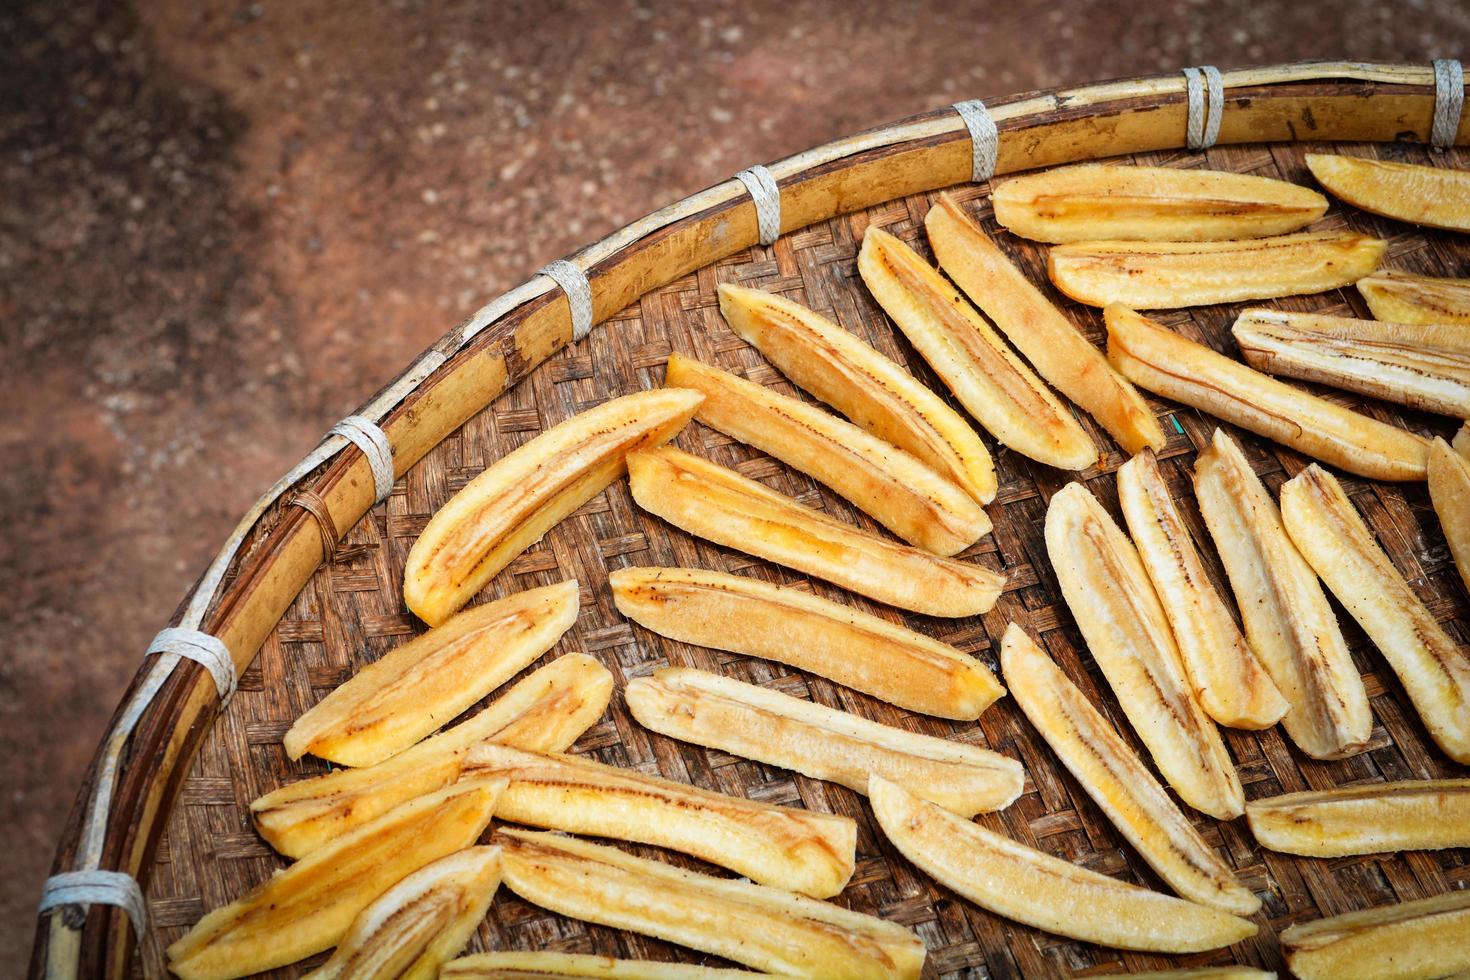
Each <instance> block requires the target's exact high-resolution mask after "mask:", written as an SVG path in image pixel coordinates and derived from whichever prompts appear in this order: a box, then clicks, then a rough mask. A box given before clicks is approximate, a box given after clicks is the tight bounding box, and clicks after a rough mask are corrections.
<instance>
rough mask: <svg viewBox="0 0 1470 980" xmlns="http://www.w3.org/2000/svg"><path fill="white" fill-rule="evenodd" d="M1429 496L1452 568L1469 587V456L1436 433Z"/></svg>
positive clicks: (1431, 455) (1431, 459) (1431, 448)
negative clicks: (1455, 448)
mask: <svg viewBox="0 0 1470 980" xmlns="http://www.w3.org/2000/svg"><path fill="white" fill-rule="evenodd" d="M1462 431H1463V430H1462ZM1456 438H1459V437H1458V436H1457V437H1456ZM1429 500H1430V502H1431V503H1433V504H1434V513H1435V516H1437V517H1438V518H1439V526H1440V528H1441V529H1442V530H1443V531H1444V537H1445V541H1446V542H1448V543H1449V546H1450V554H1451V555H1453V556H1454V558H1455V569H1456V570H1457V571H1458V572H1459V573H1460V579H1461V581H1463V582H1464V583H1465V588H1466V589H1470V460H1467V459H1466V458H1465V457H1464V455H1462V454H1461V453H1458V452H1456V451H1455V450H1454V449H1452V448H1450V444H1449V443H1447V442H1445V441H1444V440H1443V439H1440V438H1439V437H1437V436H1436V437H1435V440H1434V442H1433V444H1431V445H1430V447H1429Z"/></svg>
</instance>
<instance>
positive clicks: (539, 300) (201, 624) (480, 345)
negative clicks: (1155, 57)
mask: <svg viewBox="0 0 1470 980" xmlns="http://www.w3.org/2000/svg"><path fill="white" fill-rule="evenodd" d="M1221 78H1222V83H1223V87H1224V90H1225V112H1224V114H1223V125H1222V128H1221V132H1220V135H1219V140H1218V142H1219V143H1222V144H1229V143H1271V142H1293V141H1304V140H1311V141H1334V140H1336V141H1343V140H1352V141H1379V142H1388V141H1404V140H1411V141H1419V142H1427V141H1428V139H1429V135H1430V131H1431V126H1432V119H1433V115H1434V109H1435V105H1434V103H1435V97H1434V93H1435V74H1434V70H1433V68H1432V67H1430V66H1429V65H1427V64H1426V65H1405V64H1377V63H1368V62H1356V61H1310V62H1297V63H1291V64H1283V65H1273V66H1265V67H1259V68H1245V69H1237V70H1231V71H1223V72H1221ZM987 106H988V109H989V113H990V115H991V117H992V118H993V120H994V121H995V123H996V126H997V128H998V130H999V142H998V149H999V152H998V160H997V166H996V170H995V172H996V175H1002V174H1007V173H1014V172H1017V171H1021V170H1029V169H1035V168H1039V167H1047V166H1055V165H1058V164H1062V163H1070V162H1081V161H1085V160H1089V159H1101V158H1106V157H1111V156H1116V155H1119V154H1123V153H1131V152H1140V151H1145V150H1167V149H1182V148H1184V146H1185V131H1186V114H1185V110H1186V82H1185V77H1184V75H1183V74H1181V73H1173V74H1159V75H1150V76H1140V77H1135V78H1128V79H1122V80H1117V81H1109V82H1102V83H1097V84H1091V85H1085V86H1080V87H1070V88H1059V89H1050V90H1043V91H1037V92H1029V93H1022V94H1019V95H1014V96H1010V97H1006V98H1001V99H995V100H992V101H990V102H988V103H987ZM1099 118H1109V119H1111V120H1112V121H1113V125H1112V126H1111V127H1110V128H1108V129H1106V130H1104V129H1103V128H1101V127H1095V126H1090V125H1088V123H1089V122H1091V121H1095V120H1097V119H1099ZM1303 133H1304V134H1305V135H1303ZM1454 143H1455V145H1464V144H1466V143H1470V124H1467V123H1466V121H1465V118H1464V116H1463V114H1462V116H1461V119H1460V125H1459V127H1458V130H1457V132H1456V135H1455V139H1454ZM970 162H971V139H970V134H969V131H968V130H967V128H966V125H965V123H964V122H963V121H962V120H961V117H960V115H959V114H958V113H957V112H956V111H955V110H954V109H953V108H952V107H944V108H941V109H934V110H930V111H927V112H923V113H920V114H918V115H915V116H911V117H908V118H906V119H902V120H899V121H897V122H894V123H891V124H887V125H882V126H878V127H875V128H872V129H869V130H865V131H863V132H860V133H857V134H854V135H852V136H848V137H844V138H841V139H838V140H835V141H832V142H830V143H826V144H822V145H820V146H817V147H813V148H811V149H808V150H805V151H802V152H800V153H797V154H795V155H793V156H789V157H786V158H784V159H782V160H780V161H776V162H774V163H771V164H768V165H767V169H768V170H769V171H770V173H771V175H772V176H773V177H774V179H775V181H776V183H777V186H778V188H779V190H780V200H781V233H782V234H787V233H790V232H792V231H795V230H797V229H800V228H804V227H807V226H808V225H811V224H815V223H818V222H821V221H825V220H828V219H830V218H833V217H836V216H838V215H841V214H844V213H847V212H851V211H854V210H859V209H862V208H866V207H871V206H874V205H877V204H881V203H883V202H884V201H888V200H894V199H897V198H901V197H904V196H907V195H909V194H912V193H919V192H924V191H933V190H938V189H940V188H943V187H947V186H952V185H955V184H960V183H965V182H968V181H969V180H970V176H971V174H970ZM758 239H759V235H758V227H757V214H756V208H755V206H754V204H753V202H752V201H751V199H750V196H749V193H748V191H747V190H746V188H745V185H744V184H742V183H741V182H740V181H739V180H737V179H735V178H730V179H727V180H724V181H721V182H720V183H717V184H715V185H713V186H711V187H708V188H706V189H704V190H702V191H699V192H697V193H695V194H693V195H691V196H689V197H686V198H684V199H682V200H680V201H677V202H675V203H674V204H671V205H668V206H666V207H664V208H660V209H658V210H656V211H653V212H651V213H650V214H648V215H645V216H644V217H642V218H639V219H637V220H636V221H634V222H632V223H630V224H628V225H626V226H625V227H623V228H621V229H619V230H617V231H615V232H613V233H612V234H610V235H608V236H607V237H605V238H603V239H601V240H599V241H597V242H594V243H592V244H590V245H587V246H585V247H584V248H582V249H580V250H578V251H576V252H574V253H573V254H572V255H571V256H570V257H569V260H570V261H571V262H572V263H574V264H575V265H576V266H577V267H578V268H580V269H581V270H583V271H584V272H585V274H586V276H587V279H588V281H589V283H590V286H591V293H592V300H593V302H592V306H593V322H594V323H601V322H604V321H607V320H609V319H612V318H614V317H615V315H616V314H617V313H619V312H620V311H621V310H623V309H624V308H626V307H627V306H629V305H631V304H633V303H634V302H636V301H637V300H638V299H639V298H641V297H642V296H643V295H645V294H647V293H649V292H652V291H654V290H656V289H658V288H661V287H663V286H665V285H667V284H668V283H670V282H673V281H675V280H677V279H679V278H681V277H683V276H685V275H688V274H689V273H691V272H693V271H695V270H697V269H700V268H703V267H705V266H708V265H710V264H712V263H714V262H716V261H718V260H720V259H722V258H725V257H727V256H729V255H731V254H734V253H737V252H740V251H743V250H746V249H749V248H751V247H752V246H754V245H757V244H758ZM572 331H573V326H572V310H571V307H570V304H569V302H568V299H567V297H566V296H565V295H563V294H562V293H561V290H560V287H558V286H557V285H556V284H555V283H553V282H552V281H551V280H550V279H548V278H547V277H546V276H545V275H543V274H539V273H538V274H537V275H535V276H533V277H532V278H531V279H530V280H528V281H527V282H525V283H522V284H521V285H519V286H517V287H515V288H513V289H511V290H510V291H508V292H507V293H505V294H503V295H501V296H499V297H497V298H495V299H493V300H492V301H491V302H490V303H489V304H487V305H486V306H485V307H483V308H482V309H481V310H480V311H478V312H477V313H475V314H473V315H472V316H471V317H469V318H468V319H466V320H465V321H464V322H462V323H460V324H459V325H457V326H456V327H454V328H453V329H451V330H449V331H448V332H447V333H446V334H445V335H444V336H443V337H441V338H440V340H438V341H437V342H436V343H435V344H433V345H432V346H430V347H429V348H428V349H426V350H425V351H424V352H423V353H422V354H421V355H420V356H419V357H418V358H416V359H415V360H414V361H413V362H412V363H411V364H410V365H409V366H408V367H407V368H406V369H405V370H404V371H403V372H402V373H401V374H399V375H398V376H397V377H396V378H395V379H393V381H391V382H389V383H388V384H387V385H386V386H385V387H384V388H383V389H381V390H380V391H379V392H377V393H376V394H375V395H374V396H373V397H371V398H370V399H368V400H367V401H366V402H365V403H364V404H363V406H362V407H361V408H359V409H358V410H357V411H355V412H354V413H352V414H354V415H359V416H364V417H366V418H368V419H369V420H371V421H373V422H375V423H376V424H378V425H379V426H381V428H382V430H383V431H384V433H385V434H386V435H387V438H388V440H389V442H390V443H391V445H392V449H393V456H394V476H395V478H396V477H400V476H402V475H403V474H404V473H405V472H406V471H407V470H408V469H409V468H411V467H412V466H413V465H414V464H415V463H417V462H418V460H419V459H420V458H422V457H423V456H424V455H425V454H426V453H428V452H429V451H430V450H431V449H432V448H434V447H435V446H437V445H438V444H439V443H440V442H441V441H442V440H443V439H444V438H446V437H447V436H448V435H450V434H451V433H452V432H454V431H455V430H457V429H458V428H459V426H460V425H461V424H463V422H464V421H466V420H467V419H468V418H469V417H470V416H472V415H474V414H475V413H477V412H479V411H480V410H482V409H483V408H485V407H486V406H487V405H489V404H490V403H491V402H493V401H494V400H495V399H496V398H497V397H499V396H500V395H501V394H504V393H505V392H507V391H508V390H509V389H510V388H511V387H513V386H514V385H515V384H517V383H519V382H520V381H521V380H522V379H524V378H525V377H526V376H527V375H528V374H530V372H531V371H532V370H534V369H535V368H536V367H537V366H539V365H540V364H541V363H542V362H544V361H545V360H546V359H548V358H549V357H550V356H551V355H553V354H555V353H556V352H558V351H559V350H561V349H562V348H563V347H565V346H566V345H567V344H568V343H571V342H573V341H572ZM302 490H307V491H310V492H312V493H314V494H315V495H316V496H317V497H319V498H320V500H321V501H323V502H324V505H325V507H326V508H327V510H328V512H329V513H330V514H331V517H332V519H333V523H335V525H336V527H337V528H340V529H343V532H344V534H345V532H346V531H347V530H350V529H351V528H353V527H355V526H356V525H357V523H358V522H359V521H360V520H361V519H362V518H363V517H364V516H365V515H366V514H367V513H368V512H369V511H370V510H371V508H372V507H373V506H374V504H375V500H374V498H375V496H376V495H375V493H374V490H373V476H372V472H371V469H370V466H369V463H368V459H367V457H366V455H365V454H364V452H363V451H362V450H361V449H359V448H357V447H356V446H355V445H353V444H351V443H349V442H347V440H345V439H343V438H342V437H340V436H328V437H327V438H325V439H324V440H323V442H322V443H321V444H319V445H318V446H317V447H316V448H315V449H314V450H313V451H312V453H310V454H309V455H308V456H307V457H305V458H304V459H303V460H302V461H301V462H299V463H298V464H297V465H296V466H295V467H293V468H292V469H291V470H290V471H289V472H288V473H287V474H286V475H285V476H283V477H282V478H281V479H280V480H278V481H277V482H276V483H275V484H274V485H273V486H272V487H271V488H270V489H269V490H267V492H266V493H265V494H264V495H263V496H262V497H261V498H260V500H259V501H257V503H256V504H255V505H254V506H253V507H252V508H250V510H249V511H248V512H247V513H246V515H245V516H244V518H243V519H242V520H241V521H240V523H239V525H238V526H237V527H236V529H235V531H234V532H233V533H232V534H231V535H230V537H229V538H228V539H227V541H226V543H225V546H224V547H223V548H222V549H221V552H220V554H219V555H218V556H217V557H216V558H215V560H214V561H213V562H212V563H211V565H210V566H209V568H208V569H207V570H206V571H205V572H204V573H203V574H202V575H201V577H200V579H199V580H198V581H196V583H195V584H194V586H193V587H191V588H190V589H189V591H188V592H187V593H186V595H185V597H184V599H183V601H182V602H181V604H180V606H179V608H178V609H177V610H176V611H175V613H174V615H173V616H172V617H171V618H170V620H169V622H168V623H167V624H166V625H168V626H176V625H178V624H180V623H181V622H184V623H186V624H189V623H193V624H195V625H197V628H199V629H201V630H203V631H204V632H207V633H209V634H211V635H212V636H216V637H218V638H219V639H220V640H221V641H223V642H224V644H225V646H226V647H227V648H228V649H229V651H230V654H231V656H232V658H233V660H234V661H235V664H236V668H237V673H243V671H244V670H245V669H246V668H247V667H248V666H249V665H250V664H251V662H252V661H253V660H254V657H255V655H256V653H257V651H258V649H259V648H260V646H261V645H262V643H263V642H264V641H265V639H266V638H267V637H268V636H269V634H270V633H271V631H272V630H274V628H275V626H276V624H277V623H278V622H279V620H280V618H281V616H282V615H283V614H284V612H285V611H286V608H287V606H289V604H290V603H291V602H292V601H294V599H295V598H296V596H297V595H298V594H299V592H300V591H301V590H302V589H303V588H304V587H305V586H306V585H307V584H308V583H309V581H310V579H311V577H312V575H314V574H315V572H316V571H317V570H318V568H319V567H320V565H321V563H322V562H323V560H324V559H325V558H326V557H328V556H327V555H326V554H325V553H324V552H325V548H324V543H323V541H322V539H321V536H320V534H319V532H318V529H317V527H316V524H315V520H314V518H313V517H312V516H311V515H310V514H309V513H307V512H306V511H304V510H303V508H301V507H299V506H292V505H291V504H290V503H289V495H290V494H291V493H292V492H293V491H302ZM161 662H162V661H160V660H159V659H158V658H153V657H148V658H145V659H144V661H143V663H142V665H141V666H140V667H139V669H138V671H137V674H136V675H135V677H134V679H133V681H132V682H131V684H130V685H129V687H128V689H127V691H126V693H125V694H124V696H123V698H122V700H121V702H120V703H119V707H118V709H117V711H116V712H115V714H114V716H113V718H112V719H111V720H110V721H109V723H108V726H107V729H106V731H105V733H104V737H103V739H102V741H101V743H100V745H99V747H98V750H97V753H96V755H95V756H94V759H93V762H92V764H91V766H90V767H89V769H88V772H87V774H86V776H85V777H84V780H83V782H82V785H81V787H80V788H79V791H78V795H77V800H76V803H75V804H74V806H73V810H72V813H71V815H70V817H69V818H68V821H67V823H66V825H65V827H64V829H63V832H62V834H61V839H60V841H59V843H58V847H57V853H56V858H55V860H54V863H53V867H52V874H58V873H62V872H65V871H68V870H71V869H72V868H73V867H74V864H75V862H76V861H77V859H78V857H79V855H80V854H81V853H82V852H84V851H86V852H90V853H92V854H94V855H95V858H94V860H95V861H96V863H95V864H94V865H93V866H97V867H101V868H107V869H114V870H118V871H122V872H124V873H126V874H127V875H129V876H131V877H132V878H134V879H136V880H146V875H147V872H148V870H149V869H150V867H151V865H152V862H153V856H154V852H155V849H156V846H157V843H158V839H159V836H160V835H161V833H162V830H163V828H164V826H165V824H166V822H167V819H168V816H169V814H170V813H171V812H172V810H173V805H174V803H175V801H176V797H177V792H178V789H179V788H180V784H181V782H182V779H183V776H184V774H185V773H186V772H187V770H188V768H189V765H190V764H191V763H192V761H193V757H194V753H195V750H197V748H198V746H199V744H200V742H201V741H202V738H203V735H204V733H205V732H206V731H207V730H208V728H209V726H210V725H211V724H212V722H213V720H214V718H215V716H216V714H217V712H218V711H219V700H218V695H217V692H216V687H215V682H214V680H213V679H212V677H211V675H210V674H209V672H208V671H207V670H205V669H204V668H203V667H202V666H200V665H199V664H197V663H195V662H193V661H181V662H178V663H176V664H168V665H166V666H164V667H161V668H160V667H159V666H158V665H159V664H160V663H161ZM114 781H115V785H114ZM99 786H100V787H103V792H102V793H99V792H98V789H99ZM86 863H90V862H86ZM136 939H137V937H136V936H134V934H133V931H132V929H131V928H130V927H129V924H128V920H127V916H126V914H124V913H123V911H122V910H121V909H120V908H117V907H113V906H108V905H93V906H91V907H90V908H83V907H80V906H71V907H68V908H67V909H65V910H57V913H56V914H43V915H42V916H41V917H40V918H39V920H38V923H37V932H36V941H35V945H34V948H33V952H32V958H31V963H30V972H31V975H32V976H40V975H43V974H44V975H48V976H51V975H54V976H83V975H85V976H92V975H106V976H122V975H125V974H126V973H127V972H128V963H129V960H130V957H131V955H132V954H131V951H132V944H133V942H135V941H136Z"/></svg>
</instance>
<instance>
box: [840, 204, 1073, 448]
mask: <svg viewBox="0 0 1470 980" xmlns="http://www.w3.org/2000/svg"><path fill="white" fill-rule="evenodd" d="M932 234H933V233H932V232H931V236H932ZM858 271H859V272H861V273H862V276H863V281H864V282H866V283H867V284H868V289H870V290H871V291H872V293H873V296H874V297H876V298H877V300H878V302H879V303H880V304H881V305H882V306H883V308H884V309H885V310H887V311H888V315H889V316H891V317H892V318H893V320H894V322H895V323H897V324H898V327H899V329H900V330H902V331H903V332H904V334H905V335H906V336H907V337H908V338H909V341H910V342H911V343H912V344H913V345H914V348H915V349H916V350H918V352H919V354H920V355H921V356H922V357H923V358H924V360H925V361H928V362H929V366H930V367H932V368H933V369H934V372H935V373H936V374H938V375H939V376H940V377H941V378H943V379H944V383H945V384H946V385H948V386H949V389H950V390H951V391H953V392H954V393H955V397H957V398H958V399H959V400H960V404H962V405H964V406H965V410H966V411H968V412H969V413H970V415H971V416H972V417H973V418H974V419H975V420H976V421H977V422H979V423H980V424H981V425H982V426H983V427H984V428H985V429H987V430H988V431H989V432H990V433H991V434H992V435H994V436H995V437H996V438H997V439H999V440H1000V442H1001V443H1002V444H1003V445H1006V446H1009V447H1010V448H1011V449H1014V450H1015V451H1016V452H1018V453H1021V454H1022V455H1023V456H1029V457H1031V458H1032V459H1035V460H1039V461H1040V462H1043V463H1046V464H1048V465H1050V466H1058V467H1061V468H1062V469H1069V470H1076V469H1085V468H1086V467H1088V466H1091V465H1092V464H1093V463H1094V462H1096V461H1097V447H1095V446H1094V445H1093V444H1092V440H1091V439H1090V438H1088V436H1087V433H1086V431H1084V430H1083V428H1082V426H1081V425H1079V424H1078V422H1077V420H1076V419H1075V418H1073V417H1072V412H1071V410H1070V409H1069V408H1068V407H1067V406H1066V405H1065V404H1063V402H1062V401H1061V399H1059V398H1057V396H1056V395H1055V394H1053V393H1052V391H1051V389H1050V388H1048V387H1047V386H1046V385H1045V384H1044V383H1043V382H1042V381H1041V379H1040V378H1038V377H1037V376H1036V375H1035V374H1034V373H1033V372H1032V371H1031V369H1030V368H1029V367H1027V366H1026V365H1025V363H1024V362H1023V361H1022V360H1021V359H1020V358H1019V357H1017V356H1016V355H1015V353H1014V352H1012V351H1011V349H1010V348H1009V347H1008V346H1006V342H1005V341H1004V340H1002V339H1001V338H1000V336H999V335H997V334H996V332H995V331H994V330H993V329H992V328H991V326H990V324H989V323H987V322H986V320H985V318H984V317H982V316H981V315H980V314H979V313H977V312H975V310H974V308H973V307H971V306H970V304H969V303H968V302H966V301H965V298H964V297H963V296H961V295H960V294H959V292H958V291H957V290H956V289H955V288H954V287H953V286H951V285H950V284H949V282H948V281H946V280H945V278H944V277H943V276H941V275H940V274H939V273H938V272H936V271H935V270H934V268H933V267H932V266H930V265H929V263H927V262H925V261H924V260H923V259H921V258H919V256H918V255H916V254H914V251H913V249H911V248H909V247H908V246H907V245H905V244H904V243H903V242H901V241H899V240H898V239H897V238H894V237H893V236H892V235H890V234H888V233H887V232H885V231H883V230H882V229H879V228H869V229H868V232H867V234H866V235H865V236H864V238H863V249H862V252H861V253H860V254H859V255H858ZM1069 329H1070V326H1069Z"/></svg>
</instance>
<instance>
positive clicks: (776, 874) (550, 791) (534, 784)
mask: <svg viewBox="0 0 1470 980" xmlns="http://www.w3.org/2000/svg"><path fill="white" fill-rule="evenodd" d="M465 776H466V777H467V778H494V777H499V776H504V777H505V778H507V779H509V780H510V785H509V786H507V787H506V790H505V792H504V793H502V794H501V796H500V802H499V803H498V804H496V807H495V814H496V816H497V817H499V818H501V819H502V820H509V821H511V822H512V823H520V824H525V825H526V826H528V827H543V828H546V829H548V830H565V831H570V832H572V833H578V834H591V835H593V836H596V837H614V838H617V839H619V840H627V841H636V842H638V843H640V844H653V845H656V846H658V847H667V848H669V849H671V850H675V851H682V852H684V853H685V854H692V855H693V856H695V857H698V858H703V859H704V860H706V861H709V862H710V863H712V864H718V865H721V866H723V867H726V868H729V869H730V870H731V871H735V872H737V873H739V874H742V875H745V876H746V877H748V878H750V879H751V880H753V881H757V882H760V883H761V884H763V885H771V886H772V887H775V888H785V889H787V890H789V891H794V892H801V893H802V894H805V895H813V896H816V897H817V898H830V897H831V896H833V895H836V894H837V893H838V892H840V891H842V889H843V887H844V886H845V885H846V884H847V881H848V879H849V878H851V877H852V871H853V867H854V864H853V861H854V852H855V849H856V847H857V824H855V823H853V822H852V820H851V819H850V818H848V817H839V816H836V815H834V814H830V813H815V812H813V811H810V810H801V809H793V808H791V807H781V806H775V805H772V804H770V803H759V802H756V801H754V800H747V799H744V798H742V797H736V796H726V795H725V794H723V793H713V792H710V791H709V790H705V789H700V788H698V787H696V786H688V785H685V784H683V783H675V782H670V781H669V780H667V779H659V778H657V777H655V776H645V775H643V774H642V773H639V772H634V771H632V770H629V769H620V768H618V767H616V766H607V765H603V764H602V763H600V762H594V761H592V760H591V759H583V758H579V757H578V756H574V755H560V754H557V755H543V754H541V753H537V752H523V751H521V750H520V749H513V748H511V747H510V746H507V745H497V744H495V743H494V742H481V743H480V744H479V745H477V746H475V747H474V748H472V749H470V751H469V755H468V757H467V758H466V759H465Z"/></svg>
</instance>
